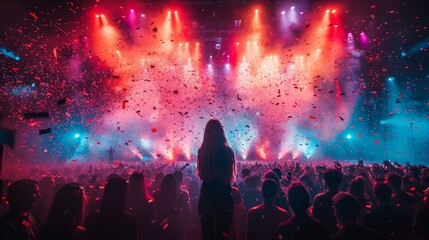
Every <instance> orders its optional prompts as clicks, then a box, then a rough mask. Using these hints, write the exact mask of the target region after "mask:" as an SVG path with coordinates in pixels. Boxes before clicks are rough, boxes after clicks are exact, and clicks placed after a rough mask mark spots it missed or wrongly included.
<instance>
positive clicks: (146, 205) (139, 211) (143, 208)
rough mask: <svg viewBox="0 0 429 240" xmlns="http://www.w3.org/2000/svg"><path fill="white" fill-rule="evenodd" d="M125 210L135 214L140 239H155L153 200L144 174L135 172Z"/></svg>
mask: <svg viewBox="0 0 429 240" xmlns="http://www.w3.org/2000/svg"><path fill="white" fill-rule="evenodd" d="M125 208H126V209H127V211H129V212H130V213H132V214H134V215H135V217H136V220H137V225H138V229H139V238H140V239H148V240H151V239H155V236H154V233H155V230H156V227H155V223H154V221H155V217H154V213H153V211H154V209H153V200H152V198H151V197H150V196H149V194H148V192H147V189H146V185H145V177H144V175H143V173H140V172H134V173H133V174H132V175H131V177H130V180H129V183H128V191H127V199H126V203H125Z"/></svg>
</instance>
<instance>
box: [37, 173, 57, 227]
mask: <svg viewBox="0 0 429 240" xmlns="http://www.w3.org/2000/svg"><path fill="white" fill-rule="evenodd" d="M38 185H39V188H40V199H39V201H37V202H36V206H35V207H34V212H35V213H36V214H37V216H39V217H40V219H41V220H42V221H44V220H45V218H46V214H47V213H48V210H49V205H50V204H51V203H52V199H53V196H54V187H55V180H54V179H53V178H52V177H43V178H42V179H40V180H39V182H38ZM56 190H58V189H56Z"/></svg>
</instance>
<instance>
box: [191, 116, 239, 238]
mask: <svg viewBox="0 0 429 240" xmlns="http://www.w3.org/2000/svg"><path fill="white" fill-rule="evenodd" d="M197 164H198V176H199V177H200V179H201V180H202V181H203V184H202V186H201V194H200V200H199V205H198V211H199V213H200V217H201V219H200V220H201V227H202V233H203V236H202V239H203V240H212V239H216V240H220V239H228V235H229V230H230V227H231V222H232V216H233V209H234V201H233V198H232V195H231V182H232V181H233V180H234V175H235V159H234V153H233V151H232V149H231V148H230V147H229V145H228V141H227V140H226V137H225V133H224V131H223V128H222V125H221V123H220V122H219V120H217V119H211V120H210V121H208V123H207V125H206V128H205V131H204V139H203V143H202V144H201V147H200V149H199V150H198V159H197Z"/></svg>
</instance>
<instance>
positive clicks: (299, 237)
mask: <svg viewBox="0 0 429 240" xmlns="http://www.w3.org/2000/svg"><path fill="white" fill-rule="evenodd" d="M287 197H288V202H289V205H290V207H291V208H292V211H293V217H292V218H291V219H289V220H286V221H284V222H282V223H280V225H279V227H278V239H285V240H292V239H293V240H308V239H319V240H327V239H328V235H327V234H326V231H325V229H324V227H323V225H322V223H320V222H319V221H318V220H316V219H314V218H312V217H310V216H309V215H308V208H309V206H310V195H309V193H308V190H307V188H306V187H305V186H304V185H303V184H302V183H300V182H294V183H291V184H290V185H289V187H288V190H287Z"/></svg>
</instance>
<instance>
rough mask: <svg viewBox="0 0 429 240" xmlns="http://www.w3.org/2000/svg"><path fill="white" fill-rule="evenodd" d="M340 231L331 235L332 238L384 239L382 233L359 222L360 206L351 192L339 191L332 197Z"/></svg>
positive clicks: (338, 239)
mask: <svg viewBox="0 0 429 240" xmlns="http://www.w3.org/2000/svg"><path fill="white" fill-rule="evenodd" d="M332 202H333V206H334V213H335V217H336V218H337V221H338V226H339V231H338V232H337V233H334V234H333V235H331V240H362V239H365V240H382V239H384V238H383V237H382V235H381V234H380V233H378V232H376V231H375V230H371V229H368V228H365V227H363V226H362V225H359V224H357V222H356V219H357V217H358V215H359V211H360V206H359V202H358V200H357V199H356V198H355V197H354V196H353V195H351V194H349V193H346V192H339V193H337V194H336V195H335V196H334V197H333V198H332Z"/></svg>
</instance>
